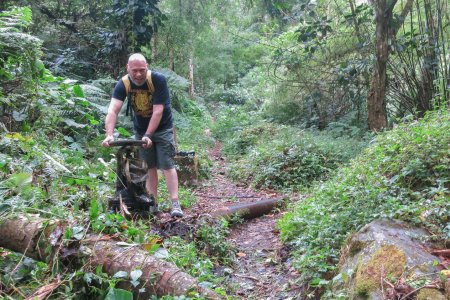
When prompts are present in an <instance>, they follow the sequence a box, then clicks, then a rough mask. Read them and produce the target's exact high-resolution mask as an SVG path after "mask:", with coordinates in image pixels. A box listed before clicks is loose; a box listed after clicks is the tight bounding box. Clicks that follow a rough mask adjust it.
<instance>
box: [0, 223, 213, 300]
mask: <svg viewBox="0 0 450 300" xmlns="http://www.w3.org/2000/svg"><path fill="white" fill-rule="evenodd" d="M65 227H66V225H65V224H64V223H63V222H61V221H57V220H53V221H47V220H44V219H41V218H40V217H39V216H37V215H32V216H18V217H15V218H7V219H6V220H4V221H3V222H2V223H1V224H0V247H4V248H7V249H10V250H13V251H16V252H19V253H23V254H25V255H26V256H28V257H31V258H34V259H36V260H41V261H51V258H52V257H54V256H55V255H58V251H60V250H61V249H62V247H61V241H60V240H61V239H60V238H61V237H62V235H63V234H64V232H65ZM49 246H51V249H52V251H48V250H49V249H48V248H49ZM81 247H84V251H79V252H83V253H90V256H89V262H90V264H91V265H92V266H94V267H95V266H98V265H100V266H102V267H103V271H104V272H106V273H107V274H108V275H110V276H113V275H114V274H116V273H117V272H118V271H125V272H128V273H130V272H131V271H134V270H141V271H142V276H141V277H140V284H139V285H138V286H136V287H133V286H132V285H131V283H128V282H125V281H124V282H121V283H120V284H119V287H120V288H126V289H129V290H132V291H133V292H134V293H135V294H136V296H137V295H139V298H141V299H142V298H143V299H147V298H148V297H149V296H151V295H157V296H163V295H173V296H181V295H186V294H189V293H191V292H198V293H199V294H202V295H204V296H205V297H207V298H208V299H219V296H218V295H217V294H215V293H214V292H212V291H211V290H207V289H204V288H202V287H200V286H199V285H198V283H197V281H196V280H195V278H193V277H192V276H190V275H189V274H186V273H184V272H183V271H181V270H180V269H179V268H178V267H176V266H175V265H174V264H172V263H169V262H167V261H164V260H161V259H158V258H157V257H154V256H151V255H148V253H147V252H146V251H144V250H142V249H140V248H139V247H138V246H131V247H123V246H120V244H118V242H117V241H115V240H112V239H111V238H108V237H106V236H102V235H96V234H92V235H88V236H87V238H86V239H84V240H81ZM143 288H144V289H145V292H143V293H139V289H143Z"/></svg>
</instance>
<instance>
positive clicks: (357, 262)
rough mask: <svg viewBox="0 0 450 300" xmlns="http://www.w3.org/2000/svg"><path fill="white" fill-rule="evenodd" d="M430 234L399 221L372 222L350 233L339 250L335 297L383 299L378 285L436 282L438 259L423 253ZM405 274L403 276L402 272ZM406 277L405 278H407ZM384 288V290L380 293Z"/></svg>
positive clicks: (426, 247)
mask: <svg viewBox="0 0 450 300" xmlns="http://www.w3.org/2000/svg"><path fill="white" fill-rule="evenodd" d="M426 240H429V234H428V233H427V232H426V231H425V230H423V229H421V228H417V227H412V226H410V225H408V224H406V223H404V222H401V221H398V220H389V219H380V220H376V221H373V222H371V223H369V224H367V225H366V226H364V227H363V228H361V230H360V231H359V232H356V233H353V234H352V235H351V236H349V238H348V239H347V241H346V243H345V245H344V246H343V248H342V249H341V257H340V260H339V276H336V278H337V279H336V280H334V281H333V287H332V290H333V292H335V293H345V294H347V293H350V295H348V298H346V299H358V300H359V299H370V300H378V299H384V296H383V294H384V293H383V289H384V291H386V290H388V289H389V287H388V286H386V285H383V286H381V281H383V282H384V280H386V281H387V282H391V283H392V284H393V283H395V281H396V280H397V279H399V278H400V277H405V276H406V277H407V278H408V279H409V280H411V279H413V278H420V280H424V279H427V280H429V281H430V282H431V281H433V280H435V279H437V278H438V275H437V274H439V271H440V270H439V268H438V267H437V266H436V263H435V262H436V261H439V257H436V256H434V255H432V254H430V253H429V252H428V251H427V250H426V249H430V248H433V245H431V244H428V243H427V242H425V241H426ZM405 270H406V272H404V271H405ZM406 277H405V278H406ZM382 288H383V289H382Z"/></svg>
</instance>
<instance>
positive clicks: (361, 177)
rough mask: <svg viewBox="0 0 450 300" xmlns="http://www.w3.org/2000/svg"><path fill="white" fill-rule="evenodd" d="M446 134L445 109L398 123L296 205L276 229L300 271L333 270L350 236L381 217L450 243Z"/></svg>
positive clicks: (449, 129)
mask: <svg viewBox="0 0 450 300" xmlns="http://www.w3.org/2000/svg"><path fill="white" fill-rule="evenodd" d="M449 133H450V114H449V112H448V111H446V110H443V111H439V112H436V113H430V114H428V115H427V116H426V118H425V119H424V120H421V121H418V122H408V123H406V124H400V125H399V126H397V127H396V128H394V129H393V130H392V131H390V132H386V133H384V134H381V135H379V136H377V138H376V140H375V141H374V142H373V143H372V145H371V146H370V147H369V148H368V149H367V150H366V151H364V152H363V153H362V154H361V155H359V156H358V157H357V158H355V159H354V160H352V162H351V163H350V165H349V166H348V167H344V168H341V169H340V170H339V171H338V172H337V174H336V175H335V176H333V178H331V179H330V180H329V181H327V182H325V183H323V184H321V185H318V186H317V187H315V188H314V189H313V190H312V192H311V195H310V197H308V198H307V199H306V200H305V201H302V202H299V203H296V204H295V205H293V207H292V211H291V212H289V213H288V214H286V215H285V216H284V217H283V218H282V220H281V222H280V223H279V226H280V228H281V233H282V236H283V238H284V239H285V240H286V241H287V242H288V243H289V244H290V245H291V246H292V250H293V255H294V257H295V265H296V266H297V267H298V268H299V269H301V270H302V271H303V272H304V273H303V274H304V275H305V276H307V277H311V276H313V277H320V276H321V275H323V274H324V273H327V272H329V271H334V270H335V266H336V263H337V261H338V258H339V250H340V247H341V246H342V244H343V242H344V240H345V238H346V237H348V236H349V235H350V234H351V233H352V232H354V231H357V230H359V229H360V228H361V227H362V226H364V225H365V224H367V223H369V222H371V221H372V220H375V219H378V218H393V219H400V220H405V221H407V222H410V223H412V224H415V225H419V226H424V227H426V228H427V229H428V230H429V231H430V232H431V233H432V236H433V237H434V238H435V239H437V240H440V241H445V240H447V241H448V239H449V238H450V228H449V219H448V218H449V215H448V211H449V209H450V206H449V205H450V201H449V200H450V192H449V191H450V186H449V183H450V164H449V157H450V152H449V151H450V149H449V147H448V145H450V134H449Z"/></svg>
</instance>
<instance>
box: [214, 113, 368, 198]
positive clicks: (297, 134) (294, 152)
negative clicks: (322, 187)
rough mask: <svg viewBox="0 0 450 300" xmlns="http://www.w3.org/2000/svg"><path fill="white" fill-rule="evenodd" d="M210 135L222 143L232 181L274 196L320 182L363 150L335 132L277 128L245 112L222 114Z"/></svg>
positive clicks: (359, 143) (357, 142)
mask: <svg viewBox="0 0 450 300" xmlns="http://www.w3.org/2000/svg"><path fill="white" fill-rule="evenodd" d="M213 132H214V133H215V134H216V136H217V137H218V138H219V139H221V140H223V141H224V146H223V150H224V153H225V154H226V155H227V156H228V158H229V159H230V167H229V169H228V174H229V175H230V176H231V177H232V178H234V179H235V180H236V181H244V182H250V183H252V184H253V185H255V186H257V187H265V188H271V189H278V190H291V191H292V190H293V191H299V190H302V189H303V190H304V189H305V187H309V186H311V185H313V184H314V183H315V182H317V181H322V180H326V179H327V178H328V177H329V175H330V174H331V173H332V171H333V170H335V169H337V168H338V167H339V166H342V165H344V164H345V163H347V162H348V161H349V160H350V158H353V157H355V156H356V155H357V154H358V153H359V152H360V151H361V150H362V149H363V148H364V147H365V146H366V142H364V139H362V138H361V137H357V136H356V137H353V136H351V132H346V131H342V130H340V128H339V127H338V126H336V128H334V130H331V128H330V130H327V131H324V132H318V131H311V130H305V129H302V128H299V127H293V126H280V125H277V124H276V123H271V122H268V120H266V119H264V118H261V116H260V115H258V114H257V113H255V112H253V113H249V107H248V106H244V107H240V106H232V107H230V108H227V109H223V108H222V110H221V114H220V115H218V118H217V120H216V124H215V126H214V130H213Z"/></svg>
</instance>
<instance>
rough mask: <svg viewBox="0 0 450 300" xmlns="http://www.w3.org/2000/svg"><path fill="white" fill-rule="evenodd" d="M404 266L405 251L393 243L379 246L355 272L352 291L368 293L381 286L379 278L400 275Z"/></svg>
mask: <svg viewBox="0 0 450 300" xmlns="http://www.w3.org/2000/svg"><path fill="white" fill-rule="evenodd" d="M405 266H406V255H405V253H404V252H403V251H402V250H401V249H399V248H398V247H396V246H395V245H386V246H383V247H381V248H380V249H379V250H378V251H377V252H375V253H374V255H373V256H372V257H371V259H370V260H369V261H368V262H367V264H364V265H360V266H359V267H358V271H357V272H356V278H355V287H354V292H355V293H356V294H358V295H368V294H370V292H373V291H375V290H377V289H379V288H381V278H386V277H400V276H401V275H402V273H403V270H404V268H405Z"/></svg>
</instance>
